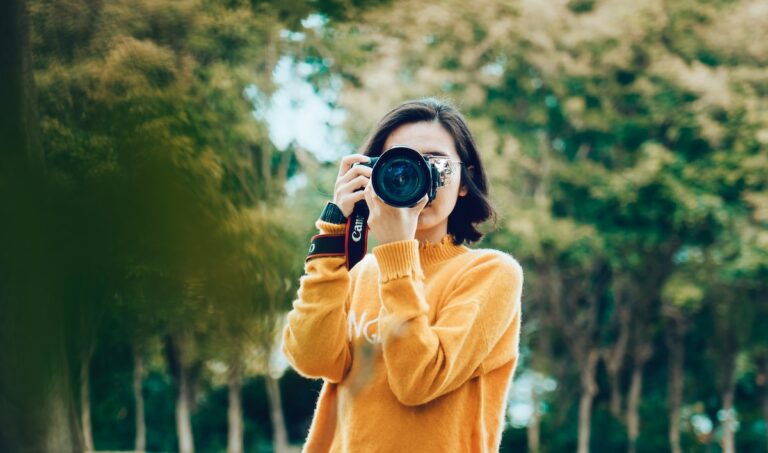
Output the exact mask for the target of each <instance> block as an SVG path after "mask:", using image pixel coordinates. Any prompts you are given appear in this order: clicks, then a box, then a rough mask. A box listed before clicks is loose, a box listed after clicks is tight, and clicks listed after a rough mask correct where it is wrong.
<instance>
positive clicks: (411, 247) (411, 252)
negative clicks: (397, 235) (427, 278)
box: [372, 239, 424, 283]
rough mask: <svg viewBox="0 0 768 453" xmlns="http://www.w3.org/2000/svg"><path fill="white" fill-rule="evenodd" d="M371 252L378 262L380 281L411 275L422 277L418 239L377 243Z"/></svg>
mask: <svg viewBox="0 0 768 453" xmlns="http://www.w3.org/2000/svg"><path fill="white" fill-rule="evenodd" d="M372 252H373V255H374V256H375V257H376V261H377V262H378V263H379V275H380V276H381V281H382V283H384V282H387V281H389V280H393V279H396V278H401V277H407V276H411V275H412V276H415V277H417V278H423V277H424V273H423V271H422V269H421V262H420V261H419V241H417V240H416V239H408V240H405V241H397V242H390V243H388V244H382V245H377V246H376V247H374V248H373V251H372Z"/></svg>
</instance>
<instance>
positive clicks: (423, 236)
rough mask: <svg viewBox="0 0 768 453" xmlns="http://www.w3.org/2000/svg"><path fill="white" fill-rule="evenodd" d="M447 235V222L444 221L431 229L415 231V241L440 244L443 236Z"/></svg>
mask: <svg viewBox="0 0 768 453" xmlns="http://www.w3.org/2000/svg"><path fill="white" fill-rule="evenodd" d="M447 233H448V220H447V219H446V221H445V222H441V223H439V224H437V225H435V226H433V227H431V228H427V229H423V230H416V239H418V240H419V242H432V243H433V244H434V243H437V242H440V240H441V239H443V236H445V235H446V234H447Z"/></svg>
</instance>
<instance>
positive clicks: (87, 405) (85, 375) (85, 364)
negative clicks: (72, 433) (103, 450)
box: [80, 354, 94, 451]
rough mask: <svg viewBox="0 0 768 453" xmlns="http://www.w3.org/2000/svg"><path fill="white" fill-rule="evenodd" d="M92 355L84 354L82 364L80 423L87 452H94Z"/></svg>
mask: <svg viewBox="0 0 768 453" xmlns="http://www.w3.org/2000/svg"><path fill="white" fill-rule="evenodd" d="M90 364H91V357H90V354H84V357H83V361H82V363H81V364H80V423H81V424H82V429H83V447H84V448H85V451H94V448H93V429H92V427H91V379H90V368H91V367H90Z"/></svg>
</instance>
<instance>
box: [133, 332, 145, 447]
mask: <svg viewBox="0 0 768 453" xmlns="http://www.w3.org/2000/svg"><path fill="white" fill-rule="evenodd" d="M143 379H144V351H143V349H142V348H141V347H139V346H134V348H133V385H132V387H133V401H134V405H135V407H136V420H135V423H136V439H135V440H134V443H133V448H134V450H136V451H139V452H141V451H145V450H146V449H147V423H146V420H145V417H144V393H143V392H142V391H141V390H142V382H143Z"/></svg>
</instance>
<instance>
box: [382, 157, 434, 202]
mask: <svg viewBox="0 0 768 453" xmlns="http://www.w3.org/2000/svg"><path fill="white" fill-rule="evenodd" d="M372 183H373V189H374V190H375V191H376V194H377V195H378V196H379V197H381V198H382V199H383V200H384V201H385V202H386V203H387V204H389V205H392V206H397V207H410V206H414V205H415V204H416V203H418V201H419V200H421V198H422V197H423V196H424V195H425V194H426V193H428V192H429V188H430V186H431V184H432V176H431V172H430V171H429V166H428V165H427V163H426V161H425V159H424V157H423V156H422V155H421V154H420V153H419V152H418V151H416V150H414V149H411V148H406V147H394V148H391V149H389V150H387V151H386V152H385V153H384V154H382V156H381V157H380V158H379V159H378V161H377V162H376V165H375V166H374V167H373V175H372Z"/></svg>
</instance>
